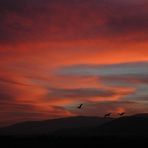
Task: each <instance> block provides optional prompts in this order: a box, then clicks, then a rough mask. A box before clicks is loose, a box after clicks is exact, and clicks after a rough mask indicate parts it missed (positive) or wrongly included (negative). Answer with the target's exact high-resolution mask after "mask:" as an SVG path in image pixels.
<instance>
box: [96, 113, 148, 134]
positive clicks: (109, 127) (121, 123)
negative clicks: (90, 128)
mask: <svg viewBox="0 0 148 148" xmlns="http://www.w3.org/2000/svg"><path fill="white" fill-rule="evenodd" d="M94 131H95V133H97V134H98V133H103V134H133V135H134V134H136V135H137V134H140V133H141V134H147V133H148V114H147V115H146V114H139V115H134V116H131V117H121V118H118V119H115V120H113V121H111V122H108V123H105V124H103V125H101V126H99V127H98V128H96V129H95V130H94Z"/></svg>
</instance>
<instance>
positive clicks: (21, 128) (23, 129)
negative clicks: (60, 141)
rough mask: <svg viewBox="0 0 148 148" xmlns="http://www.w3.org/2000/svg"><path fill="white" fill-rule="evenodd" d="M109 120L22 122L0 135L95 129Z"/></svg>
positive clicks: (94, 118) (81, 119)
mask: <svg viewBox="0 0 148 148" xmlns="http://www.w3.org/2000/svg"><path fill="white" fill-rule="evenodd" d="M111 120H112V119H111V118H99V117H70V118H61V119H54V120H46V121H32V122H22V123H18V124H15V125H12V126H8V127H5V128H1V129H0V135H41V134H51V133H53V132H54V131H57V130H61V129H64V130H66V129H73V128H84V127H96V126H99V125H101V124H104V123H106V122H109V121H111Z"/></svg>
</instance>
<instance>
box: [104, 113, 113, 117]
mask: <svg viewBox="0 0 148 148" xmlns="http://www.w3.org/2000/svg"><path fill="white" fill-rule="evenodd" d="M111 115H112V113H107V114H105V115H104V117H110V116H111Z"/></svg>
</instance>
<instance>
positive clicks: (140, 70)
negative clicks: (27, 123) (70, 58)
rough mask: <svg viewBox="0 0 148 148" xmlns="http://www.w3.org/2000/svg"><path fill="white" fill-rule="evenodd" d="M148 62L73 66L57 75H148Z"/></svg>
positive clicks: (65, 68)
mask: <svg viewBox="0 0 148 148" xmlns="http://www.w3.org/2000/svg"><path fill="white" fill-rule="evenodd" d="M147 67H148V62H131V63H122V64H107V65H94V64H88V65H71V66H66V67H62V68H59V69H58V71H57V74H59V75H84V76H89V75H90V76H91V75H94V76H95V75H96V76H97V75H98V76H111V75H115V76H118V75H135V74H137V75H140V74H142V75H147V74H148V70H147Z"/></svg>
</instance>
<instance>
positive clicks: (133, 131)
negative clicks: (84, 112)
mask: <svg viewBox="0 0 148 148" xmlns="http://www.w3.org/2000/svg"><path fill="white" fill-rule="evenodd" d="M0 135H36V136H37V135H50V136H80V137H86V136H99V137H100V136H104V135H105V136H106V135H107V136H108V135H135V136H140V135H148V114H137V115H133V116H125V117H121V118H116V119H113V118H99V117H70V118H62V119H54V120H46V121H34V122H23V123H18V124H15V125H12V126H9V127H5V128H1V129H0Z"/></svg>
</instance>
